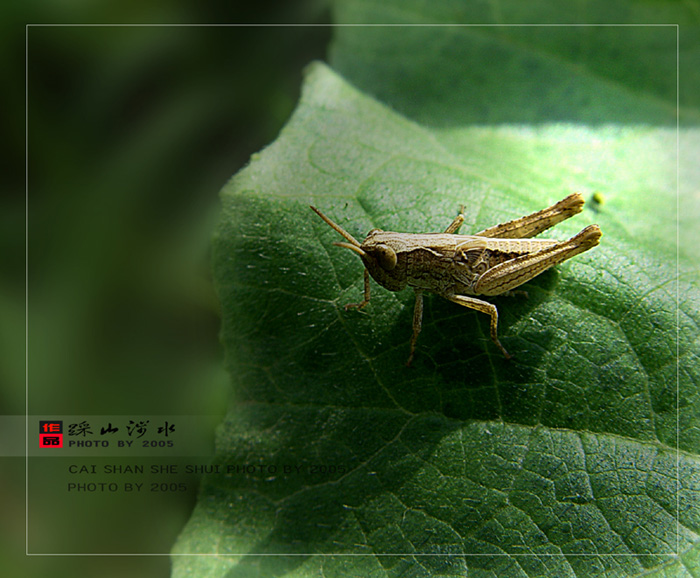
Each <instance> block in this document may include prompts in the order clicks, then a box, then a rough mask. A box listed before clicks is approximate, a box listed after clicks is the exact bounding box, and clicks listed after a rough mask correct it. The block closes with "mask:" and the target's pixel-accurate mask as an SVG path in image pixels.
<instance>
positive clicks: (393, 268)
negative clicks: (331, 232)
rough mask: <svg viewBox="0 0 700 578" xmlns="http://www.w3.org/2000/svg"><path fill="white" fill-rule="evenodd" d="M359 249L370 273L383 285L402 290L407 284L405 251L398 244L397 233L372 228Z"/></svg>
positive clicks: (393, 289) (394, 289)
mask: <svg viewBox="0 0 700 578" xmlns="http://www.w3.org/2000/svg"><path fill="white" fill-rule="evenodd" d="M343 245H344V244H343ZM359 249H360V250H361V251H362V253H361V254H360V257H362V262H363V263H364V264H365V267H367V270H368V271H369V274H370V275H371V276H372V278H373V279H374V280H375V281H376V282H377V283H379V284H380V285H381V286H382V287H386V288H387V289H389V291H401V289H403V288H404V287H405V286H406V259H405V253H402V252H401V251H400V247H398V246H397V245H396V234H395V233H387V232H385V231H382V230H381V229H372V230H371V231H370V232H369V234H368V235H367V238H366V239H365V240H364V241H363V243H362V245H361V246H360V247H359Z"/></svg>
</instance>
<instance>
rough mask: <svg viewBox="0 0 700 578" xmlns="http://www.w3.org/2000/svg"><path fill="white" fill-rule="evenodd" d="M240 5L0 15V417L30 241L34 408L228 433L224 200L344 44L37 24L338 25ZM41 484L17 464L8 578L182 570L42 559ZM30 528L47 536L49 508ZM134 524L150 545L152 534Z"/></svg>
mask: <svg viewBox="0 0 700 578" xmlns="http://www.w3.org/2000/svg"><path fill="white" fill-rule="evenodd" d="M236 4H237V5H238V6H234V7H230V8H228V9H227V10H225V11H222V10H221V9H220V8H219V7H218V5H214V4H213V3H198V4H196V5H195V4H187V3H184V2H179V3H173V2H165V1H161V2H146V3H124V2H119V3H118V2H98V3H92V4H88V3H80V2H76V3H60V4H56V3H51V4H49V3H42V2H29V3H25V4H23V5H22V6H21V7H20V6H19V5H15V4H13V3H7V4H5V5H3V7H2V8H1V9H0V10H1V11H2V16H0V22H1V24H0V26H2V32H3V34H2V39H3V40H2V43H3V44H2V51H1V52H0V54H1V55H2V56H1V61H0V62H1V64H2V66H3V72H4V78H5V81H6V82H5V90H4V91H3V101H4V102H3V106H2V107H1V111H2V112H1V113H0V114H2V115H3V127H4V134H5V138H4V139H3V146H4V151H3V153H4V154H3V155H2V158H3V160H4V164H5V170H4V171H3V188H4V189H6V191H5V192H6V193H9V194H5V195H3V197H2V199H3V200H2V203H3V207H2V210H1V211H0V218H1V219H2V223H1V226H0V243H2V248H1V249H0V255H2V256H3V276H2V281H1V283H0V315H1V320H2V321H1V323H0V343H1V344H2V347H1V348H0V355H2V359H1V360H0V372H1V374H0V375H1V377H0V383H1V384H2V387H1V388H0V403H1V404H2V414H4V415H23V414H24V413H25V388H24V382H25V379H24V376H25V343H24V342H25V340H24V339H22V338H21V336H22V335H25V244H24V239H25V226H26V227H27V230H28V237H27V238H28V255H29V271H28V302H29V308H28V311H29V322H28V327H27V329H28V334H29V347H28V353H29V357H28V372H29V378H30V384H31V387H30V388H29V398H28V401H29V410H30V413H42V412H45V413H50V414H60V413H65V414H81V413H90V414H105V415H107V414H110V415H114V414H130V413H134V412H137V413H139V414H143V413H150V414H162V415H167V414H182V413H189V414H200V415H209V416H211V429H212V437H213V428H214V427H215V425H216V424H217V423H218V421H219V416H220V415H223V413H224V411H225V409H226V401H227V390H228V381H227V377H226V375H225V374H224V372H223V369H222V363H221V349H220V345H219V342H218V329H219V317H218V311H217V303H216V299H215V296H214V293H213V291H212V288H211V282H210V272H209V239H210V236H211V232H212V230H213V228H214V223H215V220H216V217H217V211H218V208H219V199H218V192H219V190H220V189H221V187H222V186H223V185H224V184H225V183H226V181H227V180H228V179H229V178H230V177H231V175H233V174H234V173H236V172H237V171H238V170H239V169H240V168H241V167H242V166H244V164H245V163H246V162H247V160H248V158H249V157H250V155H251V154H252V153H254V152H255V151H258V150H260V149H261V148H262V147H264V146H265V145H266V144H267V143H269V142H271V141H272V140H274V138H275V137H276V135H277V133H278V132H279V129H280V128H281V127H282V125H283V124H284V122H285V121H286V120H287V118H288V116H289V115H290V113H291V111H292V110H293V108H294V106H295V104H296V101H297V99H298V93H299V89H300V86H301V78H302V69H303V67H304V66H305V65H306V64H307V63H308V62H309V61H311V60H313V59H319V58H321V59H322V58H324V56H325V50H326V46H327V44H328V41H329V38H330V34H331V30H330V29H329V28H327V27H270V26H262V27H213V26H195V27H192V26H85V27H76V26H55V25H51V26H39V25H38V24H41V23H46V24H57V23H71V24H79V23H86V24H94V23H122V24H130V23H139V24H147V23H153V24H192V23H210V22H217V23H221V22H234V23H260V24H269V23H290V22H294V23H296V22H304V23H327V22H328V19H329V15H328V10H327V6H326V3H325V2H323V1H317V0H313V1H302V2H295V3H293V4H292V3H289V2H284V1H277V2H268V3H267V4H265V5H261V4H259V3H254V4H251V3H236ZM28 23H31V24H32V26H30V27H28V28H25V25H26V24H28ZM25 41H26V54H27V59H26V70H27V83H26V89H27V95H28V96H27V117H26V120H27V123H28V133H27V143H28V144H27V153H28V167H27V178H28V193H29V194H28V201H27V205H26V207H27V209H28V218H27V220H26V225H25V194H24V188H25V187H24V182H25V171H24V166H25V162H24V157H25V131H24V125H25V117H24V115H23V114H22V111H23V109H24V100H25V96H24V95H25ZM20 441H21V442H22V446H23V440H20ZM24 469H25V468H24V459H23V458H17V457H15V458H4V459H3V472H4V475H3V476H2V477H1V478H0V484H1V486H0V489H1V493H0V495H2V510H3V522H4V523H3V525H2V526H3V528H2V536H1V538H2V539H1V540H0V542H1V543H2V545H1V546H0V567H2V568H3V571H4V573H5V574H6V575H13V576H19V575H21V576H28V577H31V576H46V575H49V573H50V575H52V576H59V577H60V576H88V575H100V576H124V575H126V574H127V573H128V574H129V575H131V576H134V577H138V576H168V575H169V572H170V561H169V559H168V557H167V556H164V557H139V558H132V557H109V558H101V557H83V558H70V557H67V558H57V557H30V558H27V557H25V556H24V550H25V532H24V522H25V512H24V498H23V495H24ZM110 499H111V502H112V503H111V504H110V507H112V508H114V507H118V504H116V505H115V504H114V503H113V502H114V499H113V498H110ZM193 501H194V495H193V494H192V493H190V494H188V495H184V496H183V497H182V498H181V500H180V509H179V510H178V511H173V508H172V502H170V503H168V502H163V505H162V508H163V511H162V521H163V527H164V528H168V527H170V528H171V530H172V534H171V535H170V536H153V537H152V540H153V543H152V545H147V546H146V547H145V549H144V551H149V550H151V551H158V552H164V553H167V552H168V549H169V547H170V546H171V545H172V542H173V540H174V537H175V536H176V535H177V533H178V532H179V530H180V529H181V527H182V525H184V523H185V521H186V520H187V519H188V517H189V515H190V512H191V508H192V506H193ZM103 505H105V504H101V505H99V503H98V504H97V505H96V510H97V511H99V509H100V507H101V506H103ZM56 507H57V508H60V504H57V505H56ZM32 523H33V524H36V525H39V526H40V525H41V517H40V516H39V517H38V518H37V512H32ZM122 523H123V524H124V528H125V529H126V528H128V527H129V525H130V524H132V525H133V526H134V528H135V531H138V530H137V529H136V528H137V527H138V521H137V520H124V521H123V522H122ZM35 527H36V526H35ZM40 529H41V528H40ZM47 530H48V528H47ZM98 534H99V531H98V529H97V528H96V529H95V538H96V542H95V543H96V544H98V543H99V542H98V541H97V540H98V539H99V538H98ZM149 546H150V547H149ZM113 550H114V551H119V545H118V544H117V545H114V548H113ZM84 551H85V552H90V551H91V545H90V544H86V545H85V548H84Z"/></svg>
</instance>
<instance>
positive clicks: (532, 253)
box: [311, 193, 602, 366]
mask: <svg viewBox="0 0 700 578" xmlns="http://www.w3.org/2000/svg"><path fill="white" fill-rule="evenodd" d="M583 203H584V201H583V197H582V196H581V195H580V194H579V193H574V194H571V195H569V196H568V197H566V198H564V199H562V200H561V201H559V202H558V203H556V204H554V205H552V206H551V207H548V208H546V209H542V210H541V211H537V212H536V213H532V214H531V215H527V216H525V217H521V218H519V219H514V220H512V221H508V222H507V223H502V224H500V225H496V226H494V227H489V228H488V229H484V230H483V231H479V232H478V233H476V234H474V235H458V234H456V233H457V231H459V228H460V227H461V226H462V224H463V223H464V214H463V210H464V209H463V208H462V210H460V213H459V215H457V217H456V218H455V219H454V221H452V223H450V225H449V226H448V227H447V228H446V229H445V231H444V232H442V233H423V234H415V233H393V232H391V231H382V230H381V229H372V230H371V231H370V232H369V233H368V234H367V238H366V239H365V240H364V241H363V242H362V243H359V242H358V241H357V240H356V239H355V238H354V237H353V236H352V235H350V233H348V232H347V231H345V230H344V229H343V228H342V227H340V225H337V224H336V223H334V222H333V221H331V220H330V219H329V218H328V217H326V216H325V215H324V214H323V213H322V212H321V211H319V210H318V209H317V208H316V207H313V206H312V207H311V209H312V210H313V211H314V212H315V213H316V214H317V215H318V216H319V217H321V218H322V219H323V220H324V221H325V222H326V223H327V224H328V225H329V226H330V227H331V228H332V229H334V230H335V231H337V232H338V233H340V234H341V235H342V236H343V237H344V238H345V239H347V241H348V242H347V243H333V244H334V245H337V246H338V247H345V248H346V249H350V250H351V251H354V252H355V253H357V254H358V255H359V256H360V258H361V259H362V262H363V263H364V265H365V277H364V284H365V286H364V299H363V300H362V301H361V302H359V303H349V304H347V305H346V306H345V309H346V310H347V309H350V308H351V307H357V308H358V309H361V308H363V307H364V306H365V305H367V303H369V297H370V286H369V278H370V275H371V276H372V278H373V279H374V280H375V281H376V282H377V283H379V284H380V285H381V286H382V287H385V288H386V289H388V290H389V291H401V290H402V289H404V288H405V287H406V286H409V287H413V290H414V291H415V294H416V304H415V308H414V310H413V334H412V336H411V352H410V354H409V356H408V362H407V363H406V365H409V366H410V365H411V362H412V361H413V356H414V354H415V351H416V341H417V339H418V334H419V333H420V331H421V326H422V322H423V293H424V292H430V293H437V294H438V295H441V296H442V297H444V298H445V299H448V300H450V301H452V302H454V303H457V304H458V305H462V306H464V307H468V308H469V309H475V310H476V311H481V312H482V313H486V314H487V315H489V316H490V317H491V340H492V341H493V342H494V343H495V344H496V345H497V346H498V348H499V349H500V350H501V352H502V353H503V355H504V356H505V357H506V359H510V358H511V356H510V354H509V353H508V352H507V351H506V349H505V348H504V347H503V345H502V344H501V342H500V341H499V339H498V310H497V309H496V306H495V305H493V304H492V303H489V302H488V301H483V300H481V299H477V298H476V297H472V295H485V296H494V295H512V294H513V293H514V291H513V289H515V288H516V287H519V286H520V285H522V284H523V283H525V282H527V281H529V280H530V279H532V278H533V277H536V276H537V275H539V274H540V273H542V272H543V271H546V270H547V269H549V268H550V267H553V266H554V265H557V264H558V263H561V262H563V261H566V260H567V259H570V258H571V257H573V256H574V255H578V254H579V253H583V252H584V251H588V249H590V248H592V247H595V246H596V245H597V244H598V241H599V240H600V237H601V235H602V233H601V231H600V227H598V225H589V226H588V227H586V228H585V229H583V230H582V231H581V232H580V233H578V234H577V235H574V236H573V237H571V239H569V240H568V241H554V240H549V239H532V238H531V237H534V236H535V235H538V234H539V233H541V232H542V231H546V230H547V229H549V228H550V227H553V226H554V225H556V224H557V223H560V222H561V221H563V220H565V219H568V218H569V217H572V216H573V215H575V214H577V213H580V212H581V210H582V209H583Z"/></svg>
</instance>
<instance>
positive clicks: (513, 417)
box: [175, 32, 700, 576]
mask: <svg viewBox="0 0 700 578" xmlns="http://www.w3.org/2000/svg"><path fill="white" fill-rule="evenodd" d="M452 33H453V32H450V34H452ZM436 38H437V39H442V40H443V41H444V42H446V41H445V40H444V38H445V37H444V36H443V35H441V34H436ZM507 44H508V43H507V42H506V45H507ZM336 49H338V48H336ZM336 58H338V59H340V58H339V57H336ZM404 61H405V60H404ZM424 67H425V64H424ZM341 68H342V66H341ZM424 74H425V80H426V81H427V80H428V79H429V78H430V75H431V71H430V70H429V69H428V70H427V71H426V72H425V73H424ZM445 82H449V80H445ZM599 82H600V83H601V84H605V82H604V81H602V80H600V81H599ZM593 84H595V83H593ZM378 92H381V91H377V93H378ZM425 94H430V90H429V89H427V90H425V91H420V90H419V91H418V92H417V93H416V98H417V99H418V100H419V101H420V99H421V98H425ZM615 98H616V99H617V102H618V103H619V104H622V103H623V102H624V98H623V97H622V96H620V95H619V94H618V95H616V96H615ZM641 100H643V99H641ZM606 106H608V104H607V102H606ZM640 106H641V105H640ZM645 106H647V107H648V108H649V112H648V113H647V112H645V113H644V114H643V115H642V116H644V115H646V114H649V115H651V116H649V117H645V118H647V119H648V120H649V119H654V120H653V121H652V120H649V122H654V123H656V125H655V126H633V125H630V124H627V125H626V126H623V125H621V124H619V123H611V124H604V125H598V124H596V125H595V126H590V125H585V124H574V123H571V122H567V123H560V124H551V125H550V124H547V123H545V122H543V121H542V122H539V123H537V126H536V127H534V128H533V126H522V125H519V126H508V125H500V126H481V127H479V126H473V125H471V124H469V122H465V121H464V118H465V117H464V116H463V115H462V113H460V115H461V116H460V117H459V119H461V120H459V122H454V123H450V122H449V118H448V116H449V115H448V113H447V112H446V110H445V107H443V108H442V112H440V111H439V110H437V109H436V110H437V112H435V111H434V112H432V113H431V120H429V121H426V122H425V123H424V124H417V123H416V122H415V121H413V120H409V119H408V118H407V116H404V115H401V114H398V113H396V112H392V111H391V110H390V109H389V108H387V107H386V106H384V105H383V104H380V103H379V102H377V101H376V100H374V99H373V98H371V97H369V96H367V95H365V94H363V93H362V92H360V91H358V90H357V89H356V88H353V86H351V85H350V84H348V83H347V82H346V81H345V80H343V78H341V77H340V76H338V75H337V74H336V73H334V72H333V71H332V70H331V69H329V68H327V67H326V66H324V65H320V64H316V65H314V66H312V67H311V68H310V69H309V70H308V74H307V78H306V82H305V85H304V91H303V95H302V99H301V102H300V104H299V106H298V108H297V110H296V112H295V114H294V116H293V117H292V119H291V120H290V122H289V123H288V125H287V126H286V128H285V129H284V130H283V132H282V134H281V135H280V137H279V138H278V140H277V141H275V143H273V144H272V145H271V146H270V147H269V148H267V149H266V150H264V151H263V152H262V153H260V154H259V155H257V156H256V157H255V158H253V159H252V160H251V163H250V165H249V166H248V167H247V168H246V169H245V170H243V171H242V172H241V173H239V174H238V175H236V176H235V177H234V179H233V180H232V181H231V182H230V183H229V184H228V185H227V186H226V188H225V189H224V191H223V195H222V198H223V203H224V209H223V216H222V222H221V225H220V227H219V230H218V232H217V235H216V239H215V244H214V250H215V255H214V263H215V264H214V267H215V276H216V282H217V286H218V291H219V295H220V298H221V302H222V311H223V330H222V339H223V342H224V345H225V347H226V352H227V364H228V370H229V372H230V374H231V379H232V382H233V386H234V390H235V392H236V399H235V402H234V403H233V405H232V408H231V410H230V412H229V415H228V418H227V420H226V422H225V423H224V424H222V426H221V428H220V430H219V435H218V442H217V456H216V459H215V464H216V465H218V466H219V473H215V474H212V475H209V476H207V477H206V478H205V479H204V481H203V487H202V492H201V496H200V500H199V503H198V505H197V508H196V510H195V513H194V515H193V518H192V520H191V521H190V524H189V525H188V527H187V528H186V530H185V532H184V533H183V535H182V537H181V539H180V541H179V543H178V544H177V546H176V548H175V553H176V554H181V555H182V556H177V557H176V558H175V575H176V576H186V575H196V576H224V575H226V576H319V575H322V576H402V575H410V576H464V575H470V576H590V575H601V576H603V575H604V576H630V575H638V574H642V573H644V572H647V573H650V574H652V575H658V576H681V575H692V574H697V572H698V565H697V558H698V553H697V549H694V547H693V545H694V543H695V542H696V541H697V539H698V536H697V534H698V531H700V509H699V508H698V504H699V503H700V502H699V500H698V498H699V496H700V462H699V460H698V457H697V453H698V449H699V447H700V435H699V434H698V428H697V424H698V421H697V420H698V410H699V407H700V402H699V399H698V378H699V376H700V375H699V373H700V372H698V363H697V351H698V336H697V325H698V320H699V319H698V318H699V315H698V310H699V308H698V296H697V288H696V286H695V284H694V283H695V279H696V276H695V272H694V263H696V262H697V261H692V257H690V256H689V255H690V252H688V253H686V252H684V251H682V252H680V260H677V257H678V256H679V255H678V254H677V251H676V244H675V242H676V228H675V225H676V202H675V199H676V196H675V195H676V193H677V181H676V174H677V173H676V171H677V157H676V144H677V134H676V131H675V130H674V127H673V126H672V125H671V126H666V125H667V122H666V121H667V119H668V118H669V117H668V116H667V115H668V114H669V109H668V107H667V104H666V103H665V102H664V100H663V99H662V98H659V99H658V101H657V102H653V99H652V102H647V103H646V104H645ZM397 108H399V109H400V108H401V107H400V106H397ZM438 117H439V118H441V119H442V120H441V122H437V121H436V119H437V118H438ZM428 125H430V126H428ZM681 141H682V142H683V145H684V147H685V148H686V150H687V149H688V148H691V149H693V150H695V151H697V150H698V144H699V141H700V139H698V135H697V133H696V132H695V131H691V130H688V131H685V132H683V134H682V135H681ZM684 158H685V157H684ZM680 164H681V170H688V171H692V170H693V169H692V168H691V165H690V164H686V163H685V161H684V160H683V158H682V159H681V161H680ZM574 190H578V191H581V192H583V193H584V194H585V195H586V196H587V197H591V196H592V194H593V193H594V192H599V193H601V194H602V196H603V197H604V198H605V200H606V202H605V203H604V204H602V205H595V204H593V203H591V204H590V205H589V206H590V207H591V208H589V209H588V210H586V211H584V213H583V214H582V215H579V216H578V217H576V218H574V219H571V220H570V221H567V222H565V223H562V224H560V225H559V226H557V228H556V229H555V230H554V231H552V232H551V233H546V234H545V235H547V236H550V237H557V238H564V237H566V236H570V235H572V234H574V233H575V232H577V231H578V230H579V229H581V228H583V226H585V225H586V224H589V223H591V222H597V223H598V224H599V225H600V226H601V228H602V230H603V233H604V237H603V239H602V242H601V244H600V246H599V247H597V248H595V249H594V250H592V251H589V252H587V253H585V254H583V255H581V256H579V257H577V258H575V259H574V260H572V261H570V262H567V263H566V264H564V265H562V266H560V267H558V268H557V269H556V270H553V271H549V272H547V273H545V274H543V275H541V276H540V277H539V278H537V279H536V280H534V281H532V282H530V283H529V284H528V285H527V286H526V288H527V290H528V293H529V298H523V297H518V296H516V297H504V298H498V299H495V300H494V302H495V303H496V304H497V306H498V307H499V311H500V327H499V330H500V335H501V340H502V342H503V343H504V345H505V347H506V348H507V349H508V350H509V351H510V352H511V353H512V354H513V355H514V359H513V360H512V361H510V362H508V361H506V360H505V359H504V358H503V357H502V356H501V354H500V352H499V351H498V350H497V349H496V348H495V347H494V346H493V344H492V343H491V342H490V340H489V339H488V323H487V319H486V318H484V316H483V315H480V314H477V313H475V312H472V311H468V310H465V309H462V308H460V307H458V306H456V305H454V304H452V303H449V302H446V301H444V300H442V299H440V298H439V297H434V298H428V299H427V301H426V309H425V315H424V324H423V332H422V334H421V336H420V339H419V344H418V350H417V355H416V358H415V360H414V364H413V367H411V368H407V367H405V365H404V364H405V361H406V357H407V355H408V340H409V337H410V333H411V319H412V307H413V296H412V292H410V291H405V292H400V293H391V292H389V291H386V290H385V289H382V288H377V286H376V285H374V286H373V294H372V300H371V302H370V304H369V305H368V306H367V308H366V309H365V310H364V311H362V312H358V311H356V310H350V311H345V310H344V307H343V306H344V305H345V304H347V303H350V302H356V301H358V300H359V299H360V298H361V291H362V265H361V263H360V261H359V259H358V258H357V256H356V255H354V254H353V253H351V252H350V251H347V250H345V249H343V248H339V247H336V246H334V245H333V244H332V243H333V242H335V241H339V240H341V239H340V237H339V236H338V234H337V233H335V232H334V231H332V230H331V229H330V228H329V227H328V226H327V225H325V224H324V223H323V222H322V221H321V220H320V219H318V217H316V215H314V214H313V213H312V212H311V211H310V210H309V208H308V205H309V204H314V205H315V206H318V207H319V208H320V209H321V210H322V211H324V212H325V213H326V214H327V215H329V216H330V217H331V218H333V219H334V220H336V221H337V222H338V223H339V224H340V225H341V226H343V227H344V228H345V229H346V230H348V231H349V232H350V233H352V234H353V235H355V236H356V237H357V238H360V239H362V238H364V234H365V233H366V232H367V231H368V230H369V229H371V228H373V227H381V228H384V229H388V230H397V231H406V232H425V231H439V230H442V229H444V228H445V227H446V225H447V224H449V222H450V221H451V220H452V218H453V217H454V215H455V213H456V211H457V209H458V208H459V206H460V205H462V204H464V205H465V209H466V210H465V213H466V218H467V222H466V223H465V225H464V227H463V231H462V232H465V233H467V232H469V231H475V230H479V229H482V228H485V227H487V226H490V225H493V224H496V223H498V222H503V221H505V220H508V219H511V218H514V217H517V216H520V215H523V214H526V213H528V212H531V211H534V210H537V209H540V208H542V207H544V206H547V205H548V204H551V203H553V202H555V201H557V200H559V199H560V198H562V197H563V196H565V195H566V194H568V193H570V192H572V191H574ZM691 237H693V235H691ZM679 295H680V296H681V299H680V300H678V299H677V297H678V296H679ZM678 304H679V305H680V307H677V305H678ZM187 553H203V554H212V556H206V557H194V556H193V557H189V556H185V555H184V554H187Z"/></svg>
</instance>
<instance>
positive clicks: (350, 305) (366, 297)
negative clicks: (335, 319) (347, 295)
mask: <svg viewBox="0 0 700 578" xmlns="http://www.w3.org/2000/svg"><path fill="white" fill-rule="evenodd" d="M369 291H370V289H369V271H367V269H365V292H364V298H363V299H362V301H360V302H359V303H348V304H347V305H345V311H347V310H348V309H353V308H357V309H362V308H363V307H364V306H365V305H367V303H369Z"/></svg>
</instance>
